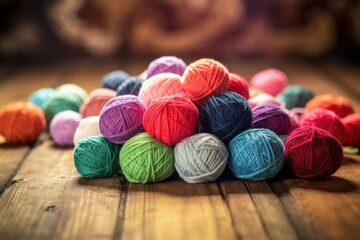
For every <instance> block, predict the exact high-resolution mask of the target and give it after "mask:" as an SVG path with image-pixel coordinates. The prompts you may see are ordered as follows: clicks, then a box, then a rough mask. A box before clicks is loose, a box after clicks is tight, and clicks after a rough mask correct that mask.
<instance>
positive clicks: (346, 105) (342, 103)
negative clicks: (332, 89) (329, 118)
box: [305, 94, 354, 118]
mask: <svg viewBox="0 0 360 240" xmlns="http://www.w3.org/2000/svg"><path fill="white" fill-rule="evenodd" d="M315 108H323V109H327V110H330V111H333V112H334V113H336V114H337V115H338V116H339V117H340V118H343V117H346V116H347V115H349V114H351V113H354V109H353V107H352V105H351V103H350V101H349V100H348V99H347V98H345V97H342V96H334V95H331V94H324V95H318V96H315V97H314V98H313V99H311V100H310V101H309V102H308V103H307V104H306V105H305V111H311V110H314V109H315Z"/></svg>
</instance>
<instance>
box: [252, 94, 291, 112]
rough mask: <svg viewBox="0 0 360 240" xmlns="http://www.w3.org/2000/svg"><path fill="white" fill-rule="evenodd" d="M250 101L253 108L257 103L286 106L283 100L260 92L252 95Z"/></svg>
mask: <svg viewBox="0 0 360 240" xmlns="http://www.w3.org/2000/svg"><path fill="white" fill-rule="evenodd" d="M248 102H249V105H250V107H251V108H252V109H253V108H255V107H256V106H257V105H260V104H267V103H271V104H275V105H278V106H279V107H285V104H284V103H283V102H281V101H280V100H278V99H276V98H275V97H273V96H271V95H270V94H267V93H259V94H257V95H256V96H254V97H251V98H250V99H249V101H248Z"/></svg>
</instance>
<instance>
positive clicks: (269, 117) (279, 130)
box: [252, 104, 291, 135]
mask: <svg viewBox="0 0 360 240" xmlns="http://www.w3.org/2000/svg"><path fill="white" fill-rule="evenodd" d="M252 127H253V128H267V129H270V130H271V131H273V132H275V133H276V134H277V135H282V134H287V133H288V132H289V130H290V129H291V122H290V118H289V116H288V115H287V114H286V112H284V110H282V109H281V108H280V107H279V106H277V105H275V104H260V105H258V106H256V107H255V108H254V109H253V121H252Z"/></svg>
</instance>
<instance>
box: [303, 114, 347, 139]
mask: <svg viewBox="0 0 360 240" xmlns="http://www.w3.org/2000/svg"><path fill="white" fill-rule="evenodd" d="M300 125H301V126H304V125H312V126H315V127H318V128H320V129H323V130H325V131H328V132H329V133H330V134H332V135H333V136H334V137H335V138H336V139H337V140H338V141H339V142H340V143H342V142H343V140H344V137H345V127H344V124H343V123H342V122H341V119H340V118H339V117H338V116H337V115H336V114H335V113H334V112H332V111H329V110H326V109H322V108H317V109H314V110H313V111H311V112H307V113H305V114H304V115H303V116H302V118H301V120H300Z"/></svg>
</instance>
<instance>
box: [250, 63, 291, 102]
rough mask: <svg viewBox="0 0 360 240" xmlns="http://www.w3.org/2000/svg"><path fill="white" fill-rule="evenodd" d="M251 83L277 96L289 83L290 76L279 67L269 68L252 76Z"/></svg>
mask: <svg viewBox="0 0 360 240" xmlns="http://www.w3.org/2000/svg"><path fill="white" fill-rule="evenodd" d="M250 84H251V86H252V87H254V88H257V89H259V90H261V91H263V92H266V93H268V94H270V95H272V96H276V95H277V94H279V93H281V92H282V91H283V90H284V88H285V87H286V86H287V85H288V77H287V76H286V74H285V73H284V72H282V71H280V70H278V69H274V68H269V69H266V70H264V71H261V72H258V73H256V74H255V75H254V76H253V77H252V79H251V81H250Z"/></svg>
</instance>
